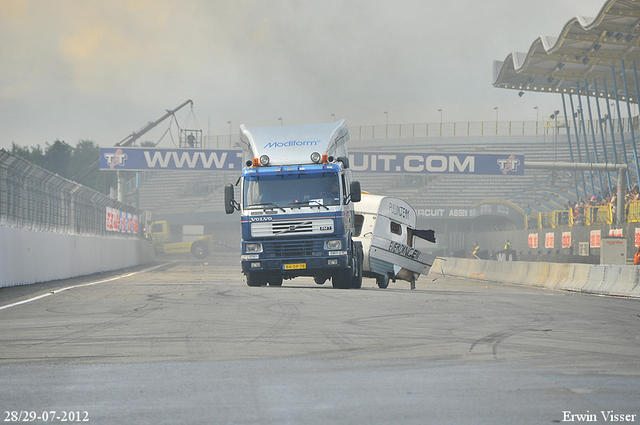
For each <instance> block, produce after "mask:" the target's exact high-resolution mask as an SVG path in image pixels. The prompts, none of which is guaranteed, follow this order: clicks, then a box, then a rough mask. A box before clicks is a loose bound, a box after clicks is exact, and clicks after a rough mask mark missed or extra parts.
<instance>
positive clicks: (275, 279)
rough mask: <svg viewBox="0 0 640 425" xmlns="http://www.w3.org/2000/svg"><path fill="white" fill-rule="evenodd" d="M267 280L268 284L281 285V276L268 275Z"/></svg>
mask: <svg viewBox="0 0 640 425" xmlns="http://www.w3.org/2000/svg"><path fill="white" fill-rule="evenodd" d="M267 282H269V286H282V276H269V277H268V278H267Z"/></svg>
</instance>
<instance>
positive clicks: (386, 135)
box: [384, 111, 389, 138]
mask: <svg viewBox="0 0 640 425" xmlns="http://www.w3.org/2000/svg"><path fill="white" fill-rule="evenodd" d="M384 114H385V115H386V116H387V125H386V126H385V128H384V137H385V138H387V137H389V112H388V111H384Z"/></svg>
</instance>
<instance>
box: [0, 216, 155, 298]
mask: <svg viewBox="0 0 640 425" xmlns="http://www.w3.org/2000/svg"><path fill="white" fill-rule="evenodd" d="M154 259H155V250H154V248H153V245H151V244H150V243H149V242H147V241H143V240H139V239H125V238H100V237H97V236H80V235H61V234H57V233H49V232H36V231H32V230H25V229H16V228H12V227H2V226H0V287H3V286H13V285H24V284H29V283H35V282H46V281H50V280H57V279H67V278H70V277H76V276H83V275H88V274H92V273H98V272H105V271H110V270H117V269H121V268H125V267H130V266H134V265H139V264H144V263H149V262H152V261H154Z"/></svg>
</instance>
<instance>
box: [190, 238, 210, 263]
mask: <svg viewBox="0 0 640 425" xmlns="http://www.w3.org/2000/svg"><path fill="white" fill-rule="evenodd" d="M191 255H193V256H194V257H196V258H197V259H199V260H202V259H205V258H207V257H208V256H209V247H208V246H207V244H206V243H204V242H201V241H196V242H194V243H192V244H191Z"/></svg>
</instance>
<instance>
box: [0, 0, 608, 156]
mask: <svg viewBox="0 0 640 425" xmlns="http://www.w3.org/2000/svg"><path fill="white" fill-rule="evenodd" d="M604 3H605V2H604V0H519V1H514V0H487V1H475V0H464V1H463V0H437V1H436V0H389V1H384V0H180V1H177V0H175V1H174V0H108V1H104V0H56V1H47V0H0V114H1V118H0V148H3V147H4V148H8V147H10V146H11V142H15V143H17V144H18V145H21V146H25V145H28V146H34V145H36V144H41V145H43V146H44V144H45V143H46V142H49V143H52V142H53V141H54V140H56V139H59V140H64V141H66V142H67V143H69V144H71V145H74V146H75V144H76V143H77V142H78V140H82V139H89V140H93V141H95V142H96V143H98V144H99V145H101V146H105V147H106V146H112V145H114V144H115V143H117V142H119V141H121V140H122V139H124V138H125V137H126V136H127V135H129V134H131V133H132V132H133V131H137V130H139V129H141V128H142V127H144V126H145V125H146V124H147V123H148V122H150V121H155V120H156V119H158V118H160V117H161V116H162V115H163V114H164V113H165V110H167V109H173V108H175V107H177V106H178V105H180V104H181V103H182V102H184V101H185V100H187V99H192V100H193V102H194V107H193V114H194V116H195V117H196V119H197V121H198V123H199V125H200V128H201V129H202V130H203V132H204V134H205V135H206V134H207V133H209V131H210V132H211V134H212V135H218V134H229V124H227V122H228V121H231V122H232V127H233V130H232V131H233V133H234V134H236V133H237V132H238V126H239V125H240V124H241V123H245V124H247V125H252V126H262V125H279V124H280V121H279V120H278V118H282V120H283V122H284V124H285V125H287V124H306V123H320V122H329V121H332V120H333V118H332V116H331V114H335V115H336V117H337V118H345V119H346V120H347V122H348V124H349V125H350V126H357V125H371V124H385V121H386V119H387V115H385V114H384V112H385V111H387V112H388V120H389V124H398V123H426V122H434V123H435V122H439V120H440V113H439V112H438V109H442V110H443V120H444V121H445V122H453V121H457V122H461V121H491V120H495V118H496V111H495V110H494V107H496V106H497V107H498V108H499V109H498V111H499V119H500V121H503V120H534V119H535V117H536V111H535V110H534V109H533V108H534V106H539V107H540V109H539V110H540V117H541V118H542V116H543V115H549V113H550V112H551V111H553V110H554V109H558V107H559V106H560V105H561V100H560V95H554V94H538V93H526V94H525V95H524V96H523V97H521V98H520V97H518V95H517V92H516V91H513V90H505V89H497V88H494V87H493V86H492V85H491V82H492V64H493V61H494V60H501V61H502V60H504V59H505V58H506V57H507V55H508V54H509V53H510V52H512V51H527V50H528V49H529V47H530V45H531V44H532V42H533V41H534V40H535V39H536V38H537V37H538V36H540V35H551V36H558V35H559V33H560V30H561V29H562V27H563V25H564V24H565V23H566V22H567V21H568V20H569V19H571V18H572V17H573V16H575V15H583V16H586V17H595V16H596V14H597V13H598V12H599V11H600V9H601V8H602V6H603V5H604ZM187 118H189V108H188V107H187V108H185V109H183V110H182V111H181V112H180V113H179V114H178V119H179V121H180V123H181V124H183V123H184V122H185V121H186V120H187ZM167 126H168V121H167V122H166V124H161V125H160V126H159V127H158V130H156V131H155V132H154V133H149V135H148V136H147V137H143V140H147V139H148V140H152V141H154V142H157V141H158V139H159V137H160V136H159V135H160V133H162V132H164V131H165V130H166V129H167ZM165 140H166V139H165ZM165 140H163V142H162V143H161V145H160V146H166V147H169V146H171V143H170V140H169V141H165Z"/></svg>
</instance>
